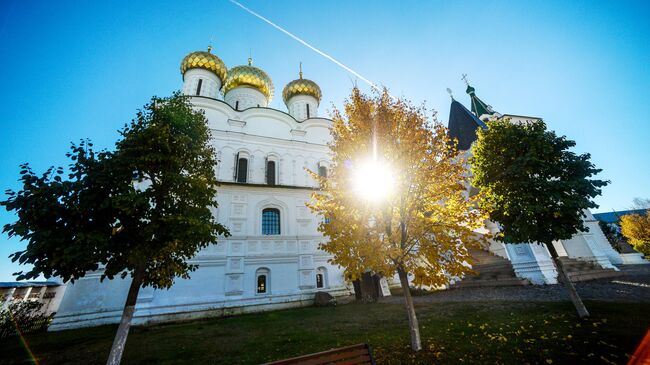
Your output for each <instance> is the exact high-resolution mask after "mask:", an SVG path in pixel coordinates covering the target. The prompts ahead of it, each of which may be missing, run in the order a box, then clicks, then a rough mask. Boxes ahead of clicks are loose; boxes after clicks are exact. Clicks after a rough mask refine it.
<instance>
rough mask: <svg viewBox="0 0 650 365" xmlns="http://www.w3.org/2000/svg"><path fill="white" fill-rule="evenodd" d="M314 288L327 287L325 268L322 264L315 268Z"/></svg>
mask: <svg viewBox="0 0 650 365" xmlns="http://www.w3.org/2000/svg"><path fill="white" fill-rule="evenodd" d="M316 288H327V269H326V268H325V267H324V266H321V267H319V268H318V269H316Z"/></svg>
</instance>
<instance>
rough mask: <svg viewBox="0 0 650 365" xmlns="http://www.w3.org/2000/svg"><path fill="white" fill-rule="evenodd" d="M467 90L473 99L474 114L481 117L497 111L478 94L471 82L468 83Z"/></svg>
mask: <svg viewBox="0 0 650 365" xmlns="http://www.w3.org/2000/svg"><path fill="white" fill-rule="evenodd" d="M465 92H466V93H467V94H468V95H469V96H470V98H471V99H472V113H474V115H476V116H477V117H480V116H481V115H483V114H488V115H492V114H494V113H495V112H494V110H492V107H491V106H489V105H487V104H485V103H484V102H483V100H481V99H480V98H479V97H478V96H476V89H474V88H473V87H471V86H470V85H469V84H467V90H465Z"/></svg>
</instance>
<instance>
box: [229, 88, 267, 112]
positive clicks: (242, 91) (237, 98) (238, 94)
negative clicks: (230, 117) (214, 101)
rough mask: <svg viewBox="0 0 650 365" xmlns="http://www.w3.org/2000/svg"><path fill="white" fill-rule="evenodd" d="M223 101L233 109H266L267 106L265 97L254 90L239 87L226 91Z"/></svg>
mask: <svg viewBox="0 0 650 365" xmlns="http://www.w3.org/2000/svg"><path fill="white" fill-rule="evenodd" d="M224 100H225V101H226V103H228V104H229V105H230V106H231V107H232V108H233V109H236V110H246V109H248V108H255V107H266V106H268V105H269V101H268V99H266V96H264V94H262V93H261V92H259V91H258V90H256V89H253V88H250V87H245V86H240V87H238V88H235V89H232V90H230V91H228V93H227V94H226V95H225V96H224Z"/></svg>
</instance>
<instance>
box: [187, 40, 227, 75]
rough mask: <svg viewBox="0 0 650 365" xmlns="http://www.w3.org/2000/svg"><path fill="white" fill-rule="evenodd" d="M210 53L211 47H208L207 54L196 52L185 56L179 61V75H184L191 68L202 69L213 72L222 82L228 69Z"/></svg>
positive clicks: (219, 59)
mask: <svg viewBox="0 0 650 365" xmlns="http://www.w3.org/2000/svg"><path fill="white" fill-rule="evenodd" d="M210 51H212V47H208V51H207V52H203V51H196V52H192V53H190V54H188V55H187V56H185V58H183V61H181V74H183V75H185V71H187V70H189V69H192V68H202V69H205V70H208V71H212V72H214V74H215V75H217V76H218V77H219V78H220V79H221V81H222V82H223V80H225V79H226V77H227V76H228V67H226V64H225V63H223V61H222V60H221V58H219V57H217V56H215V55H213V54H212V53H211V52H210Z"/></svg>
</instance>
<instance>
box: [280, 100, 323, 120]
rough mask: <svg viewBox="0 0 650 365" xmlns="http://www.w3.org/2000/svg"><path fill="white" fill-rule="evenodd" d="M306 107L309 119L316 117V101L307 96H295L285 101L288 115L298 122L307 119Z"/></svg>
mask: <svg viewBox="0 0 650 365" xmlns="http://www.w3.org/2000/svg"><path fill="white" fill-rule="evenodd" d="M307 105H309V118H317V117H318V100H317V99H316V98H315V97H313V96H309V95H296V96H293V97H292V98H291V99H289V100H287V108H288V109H289V114H291V116H293V117H294V118H296V120H298V121H303V120H305V119H308V117H307Z"/></svg>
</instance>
